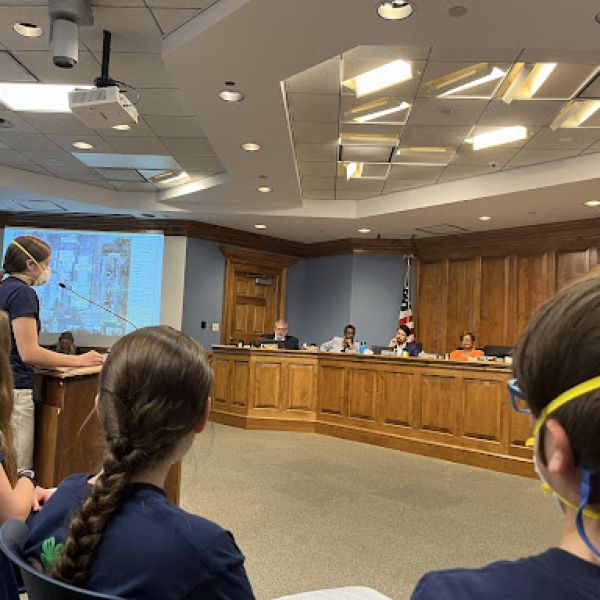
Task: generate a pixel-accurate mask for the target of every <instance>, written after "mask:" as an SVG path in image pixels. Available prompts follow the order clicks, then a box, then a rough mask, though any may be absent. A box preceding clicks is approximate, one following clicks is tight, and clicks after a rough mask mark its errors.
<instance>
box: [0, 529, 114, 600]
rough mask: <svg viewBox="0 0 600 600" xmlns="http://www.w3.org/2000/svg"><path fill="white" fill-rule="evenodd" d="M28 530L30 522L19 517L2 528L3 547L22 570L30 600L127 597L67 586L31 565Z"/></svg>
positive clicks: (5, 553) (0, 545)
mask: <svg viewBox="0 0 600 600" xmlns="http://www.w3.org/2000/svg"><path fill="white" fill-rule="evenodd" d="M27 532H28V528H27V525H25V523H23V522H22V521H17V520H16V519H11V520H10V521H6V522H5V523H4V525H2V527H0V550H2V552H3V553H4V555H5V556H6V557H7V558H8V559H9V560H10V561H11V562H12V563H13V564H14V565H16V566H17V567H19V569H20V570H21V575H22V576H23V582H24V583H25V589H26V590H27V595H28V597H29V600H50V599H52V600H85V599H86V598H103V599H104V600H124V599H123V598H119V597H118V596H107V595H106V594H99V593H97V592H91V591H89V590H84V589H81V588H77V587H75V586H72V585H68V584H66V583H63V582H61V581H58V580H57V579H53V578H52V577H49V576H48V575H45V574H44V573H41V572H40V571H38V570H37V569H35V568H34V567H32V566H31V565H30V564H29V563H28V562H27V561H26V560H25V558H24V557H23V545H24V544H25V538H26V537H27Z"/></svg>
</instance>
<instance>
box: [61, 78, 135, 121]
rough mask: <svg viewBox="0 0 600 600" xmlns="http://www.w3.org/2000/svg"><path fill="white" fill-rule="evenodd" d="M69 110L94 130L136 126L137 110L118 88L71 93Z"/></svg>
mask: <svg viewBox="0 0 600 600" xmlns="http://www.w3.org/2000/svg"><path fill="white" fill-rule="evenodd" d="M69 108H70V109H71V112H72V113H73V114H74V115H75V116H76V117H77V118H78V119H79V120H80V121H82V122H83V123H85V124H86V125H87V126H88V127H91V128H92V129H110V128H111V127H115V126H117V125H135V124H136V123H137V122H138V111H137V108H136V107H135V106H134V105H133V104H132V103H131V101H130V100H129V98H127V96H126V95H125V94H124V93H123V92H121V90H120V89H119V88H118V86H116V85H114V86H110V87H100V88H95V89H92V90H73V91H72V92H69Z"/></svg>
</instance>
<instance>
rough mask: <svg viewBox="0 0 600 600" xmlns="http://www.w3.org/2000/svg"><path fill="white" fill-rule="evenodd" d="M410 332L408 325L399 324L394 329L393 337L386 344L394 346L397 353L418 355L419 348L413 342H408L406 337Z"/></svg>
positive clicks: (419, 352)
mask: <svg viewBox="0 0 600 600" xmlns="http://www.w3.org/2000/svg"><path fill="white" fill-rule="evenodd" d="M410 334H411V331H410V327H408V325H400V326H399V327H398V330H397V331H396V335H395V337H393V338H392V339H391V340H390V343H389V344H388V346H389V347H390V348H395V349H396V352H397V353H398V354H403V353H404V352H407V353H408V356H419V354H421V349H420V348H419V346H417V344H415V343H414V342H409V341H408V338H409V336H410Z"/></svg>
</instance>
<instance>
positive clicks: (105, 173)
mask: <svg viewBox="0 0 600 600" xmlns="http://www.w3.org/2000/svg"><path fill="white" fill-rule="evenodd" d="M96 171H97V172H98V173H99V174H100V175H102V177H104V178H105V179H107V180H108V181H110V183H111V184H113V183H114V182H115V181H144V178H143V177H142V176H141V175H140V174H139V173H138V172H137V171H136V170H135V169H107V168H97V169H96Z"/></svg>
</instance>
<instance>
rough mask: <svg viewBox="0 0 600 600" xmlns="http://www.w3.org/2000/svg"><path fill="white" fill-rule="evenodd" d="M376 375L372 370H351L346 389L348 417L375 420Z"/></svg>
mask: <svg viewBox="0 0 600 600" xmlns="http://www.w3.org/2000/svg"><path fill="white" fill-rule="evenodd" d="M377 379H378V373H377V371H374V370H373V369H352V370H351V371H350V385H349V388H348V416H349V417H353V418H356V419H368V420H370V421H374V420H375V411H376V404H377Z"/></svg>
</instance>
